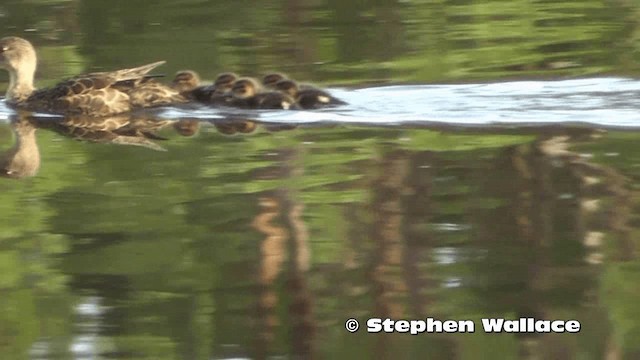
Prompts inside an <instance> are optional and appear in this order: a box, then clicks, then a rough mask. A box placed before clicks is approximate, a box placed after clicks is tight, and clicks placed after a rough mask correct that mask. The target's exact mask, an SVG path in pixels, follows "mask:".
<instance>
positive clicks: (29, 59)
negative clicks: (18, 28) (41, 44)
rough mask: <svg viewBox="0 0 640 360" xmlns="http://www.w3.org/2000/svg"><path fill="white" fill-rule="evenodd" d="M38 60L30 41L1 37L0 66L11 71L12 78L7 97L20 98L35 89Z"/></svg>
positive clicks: (11, 98)
mask: <svg viewBox="0 0 640 360" xmlns="http://www.w3.org/2000/svg"><path fill="white" fill-rule="evenodd" d="M37 62H38V58H37V56H36V51H35V49H34V48H33V45H31V43H30V42H29V41H27V40H25V39H22V38H19V37H15V36H9V37H4V38H2V39H0V67H1V68H4V69H6V70H7V71H8V72H9V79H10V80H9V81H10V83H9V89H8V90H7V99H9V100H16V99H20V98H22V97H24V96H27V95H29V94H30V93H31V92H32V91H33V76H34V75H35V72H36V66H37Z"/></svg>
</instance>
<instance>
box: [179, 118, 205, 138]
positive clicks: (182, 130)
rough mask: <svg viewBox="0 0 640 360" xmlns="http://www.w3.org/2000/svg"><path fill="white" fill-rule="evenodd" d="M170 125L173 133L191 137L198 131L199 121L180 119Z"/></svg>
mask: <svg viewBox="0 0 640 360" xmlns="http://www.w3.org/2000/svg"><path fill="white" fill-rule="evenodd" d="M172 125H173V128H174V129H175V131H176V132H177V133H178V134H180V135H182V136H193V135H195V134H196V133H197V132H198V130H199V129H200V121H199V120H195V119H180V120H178V121H176V122H174V123H173V124H172Z"/></svg>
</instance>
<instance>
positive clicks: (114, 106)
mask: <svg viewBox="0 0 640 360" xmlns="http://www.w3.org/2000/svg"><path fill="white" fill-rule="evenodd" d="M36 62H37V59H36V52H35V50H34V48H33V46H32V45H31V43H30V42H28V41H27V40H25V39H22V38H19V37H5V38H2V39H0V66H1V67H3V68H5V69H6V70H7V71H9V76H10V83H9V89H8V90H7V95H6V98H7V103H8V104H9V105H10V106H12V107H16V108H19V109H25V110H29V111H40V112H47V113H55V114H65V115H84V116H92V117H97V116H109V115H114V114H120V113H125V112H129V111H131V110H134V109H136V108H146V107H153V106H161V105H170V104H175V103H182V102H185V101H186V99H184V97H182V96H181V95H180V94H179V93H178V92H177V91H176V90H174V89H171V88H169V87H167V86H165V85H162V84H160V83H158V82H155V81H154V80H153V79H152V77H151V76H149V75H147V73H148V72H149V71H151V70H153V69H154V68H156V67H157V66H159V65H161V64H163V63H164V62H163V61H159V62H155V63H152V64H148V65H143V66H140V67H137V68H132V69H123V70H118V71H112V72H98V73H91V74H86V75H80V76H76V77H74V78H71V79H68V80H65V81H62V82H60V83H58V84H57V85H55V86H54V87H52V88H47V89H40V90H35V89H34V87H33V77H34V74H35V71H36Z"/></svg>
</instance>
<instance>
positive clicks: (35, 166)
mask: <svg viewBox="0 0 640 360" xmlns="http://www.w3.org/2000/svg"><path fill="white" fill-rule="evenodd" d="M11 128H12V130H13V132H14V134H15V137H16V140H15V141H16V142H15V145H14V146H13V147H12V148H11V149H9V150H8V151H7V152H6V153H5V154H3V155H0V176H5V177H9V178H13V179H20V178H24V177H30V176H35V175H36V174H37V173H38V170H39V169H40V151H39V150H38V143H37V142H36V135H35V134H36V128H35V127H34V126H33V125H32V124H31V123H29V122H28V121H26V120H18V121H13V122H12V123H11Z"/></svg>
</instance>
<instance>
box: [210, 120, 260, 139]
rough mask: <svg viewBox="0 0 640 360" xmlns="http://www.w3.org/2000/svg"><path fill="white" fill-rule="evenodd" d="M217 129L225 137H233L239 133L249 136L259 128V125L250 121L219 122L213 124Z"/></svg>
mask: <svg viewBox="0 0 640 360" xmlns="http://www.w3.org/2000/svg"><path fill="white" fill-rule="evenodd" d="M212 123H213V125H214V126H215V127H216V129H217V130H218V131H219V132H220V133H222V134H225V135H233V134H235V133H237V132H240V133H243V134H249V133H252V132H254V131H255V130H256V129H257V128H258V124H257V123H256V122H255V121H253V120H248V119H233V120H222V121H220V120H218V121H215V122H212Z"/></svg>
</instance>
